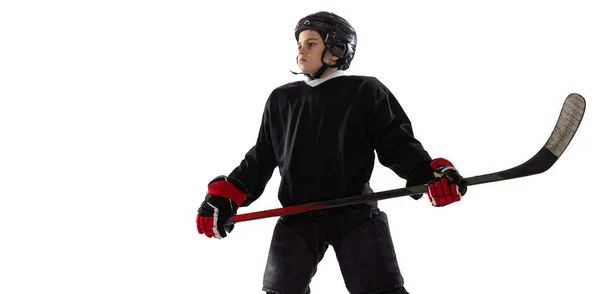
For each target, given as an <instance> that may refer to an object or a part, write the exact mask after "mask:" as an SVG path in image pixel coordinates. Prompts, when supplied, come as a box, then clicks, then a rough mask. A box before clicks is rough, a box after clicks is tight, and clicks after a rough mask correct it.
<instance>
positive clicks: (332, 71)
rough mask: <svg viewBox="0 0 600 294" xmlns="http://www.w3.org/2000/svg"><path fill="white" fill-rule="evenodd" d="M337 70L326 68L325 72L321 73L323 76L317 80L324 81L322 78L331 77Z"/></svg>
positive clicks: (335, 68)
mask: <svg viewBox="0 0 600 294" xmlns="http://www.w3.org/2000/svg"><path fill="white" fill-rule="evenodd" d="M337 70H338V69H337V67H328V68H327V69H326V70H325V72H323V74H322V75H321V76H320V77H319V78H318V79H324V78H326V77H328V76H329V75H331V74H332V73H334V72H335V71H337Z"/></svg>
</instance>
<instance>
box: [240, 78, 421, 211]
mask: <svg viewBox="0 0 600 294" xmlns="http://www.w3.org/2000/svg"><path fill="white" fill-rule="evenodd" d="M375 152H377V157H378V159H379V162H380V163H381V164H382V165H384V166H386V167H388V168H390V169H391V170H393V171H394V172H395V173H396V174H397V175H398V176H400V177H401V178H404V179H406V180H407V185H408V184H409V183H410V185H413V184H424V183H426V182H428V181H429V180H430V179H431V178H432V172H431V169H429V162H430V161H431V157H430V156H429V154H428V153H427V152H426V151H425V149H424V148H423V146H422V145H421V143H420V142H419V141H418V140H417V139H416V138H415V137H414V135H413V131H412V127H411V122H410V120H409V118H408V117H407V115H406V114H405V112H404V110H403V109H402V107H401V106H400V104H399V103H398V101H397V99H396V98H395V97H394V95H393V94H392V93H391V92H390V90H389V89H388V88H387V87H385V86H384V85H383V84H382V83H381V82H380V81H379V80H378V79H377V78H374V77H367V76H352V75H348V76H345V75H342V76H337V77H334V78H331V79H329V80H326V81H325V82H323V83H321V84H318V85H317V86H314V87H312V86H310V85H308V84H307V83H306V82H304V81H298V82H292V83H288V84H286V85H283V86H280V87H278V88H276V89H275V90H273V92H272V93H271V95H270V96H269V98H268V99H267V102H266V105H265V108H264V113H263V117H262V123H261V126H260V130H259V134H258V138H257V141H256V144H255V145H254V146H253V147H252V148H251V149H250V150H249V151H248V153H247V154H246V156H245V158H244V159H243V160H242V162H241V164H240V165H239V166H238V167H236V168H235V169H234V170H233V171H232V172H231V173H230V175H229V176H230V177H235V178H237V179H239V180H240V181H241V182H242V183H244V184H245V185H246V187H247V188H248V194H247V199H246V201H245V202H244V204H243V205H242V206H247V205H249V204H250V203H252V202H253V201H255V200H256V199H257V198H258V197H260V195H261V194H262V193H263V191H264V189H265V186H266V185H267V182H268V181H269V179H270V178H271V176H272V174H273V170H274V169H275V167H278V168H279V173H280V175H281V183H280V186H279V193H278V194H279V195H278V197H279V201H280V203H281V205H282V206H289V205H296V204H303V203H309V202H315V201H321V200H328V199H333V198H339V197H347V196H353V195H358V194H361V193H362V192H363V191H365V187H368V183H369V179H370V177H371V173H372V171H373V167H374V162H375Z"/></svg>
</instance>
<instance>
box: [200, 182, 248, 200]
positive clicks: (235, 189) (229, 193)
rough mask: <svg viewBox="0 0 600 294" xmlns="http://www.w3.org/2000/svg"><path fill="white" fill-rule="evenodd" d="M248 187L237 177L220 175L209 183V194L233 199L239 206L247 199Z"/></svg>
mask: <svg viewBox="0 0 600 294" xmlns="http://www.w3.org/2000/svg"><path fill="white" fill-rule="evenodd" d="M245 190H246V187H245V186H244V185H243V184H242V183H241V182H240V181H238V180H237V179H235V178H227V177H225V176H219V177H217V178H215V179H214V180H212V181H211V182H210V183H209V185H208V194H210V195H216V196H221V197H224V198H227V199H231V201H233V202H234V203H235V204H237V206H238V207H240V206H242V203H243V202H244V200H246V193H245V192H244V191H245Z"/></svg>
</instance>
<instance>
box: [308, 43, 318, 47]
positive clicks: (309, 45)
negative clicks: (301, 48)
mask: <svg viewBox="0 0 600 294" xmlns="http://www.w3.org/2000/svg"><path fill="white" fill-rule="evenodd" d="M315 45H317V43H315V42H308V47H312V46H315Z"/></svg>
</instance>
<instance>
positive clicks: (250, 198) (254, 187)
mask: <svg viewBox="0 0 600 294" xmlns="http://www.w3.org/2000/svg"><path fill="white" fill-rule="evenodd" d="M270 101H271V97H269V99H268V100H267V104H266V105H265V108H264V111H263V115H262V121H261V124H260V128H259V132H258V137H257V139H256V144H255V145H254V146H253V147H252V148H250V150H249V151H248V152H247V153H246V155H245V157H244V159H243V160H242V162H241V163H240V165H239V166H237V167H236V168H235V169H234V170H233V171H232V172H231V173H230V174H229V176H230V177H234V178H236V179H238V180H239V181H241V182H242V183H243V184H244V185H245V186H246V188H247V191H246V192H247V193H246V200H245V201H244V203H242V206H248V205H250V204H251V203H252V202H254V201H255V200H256V199H258V198H259V197H260V196H261V195H262V193H263V192H264V190H265V187H266V186H267V183H268V182H269V180H270V179H271V176H272V175H273V170H274V169H275V167H276V166H277V160H276V158H275V153H274V151H273V145H272V141H271V133H270V107H269V104H270Z"/></svg>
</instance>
